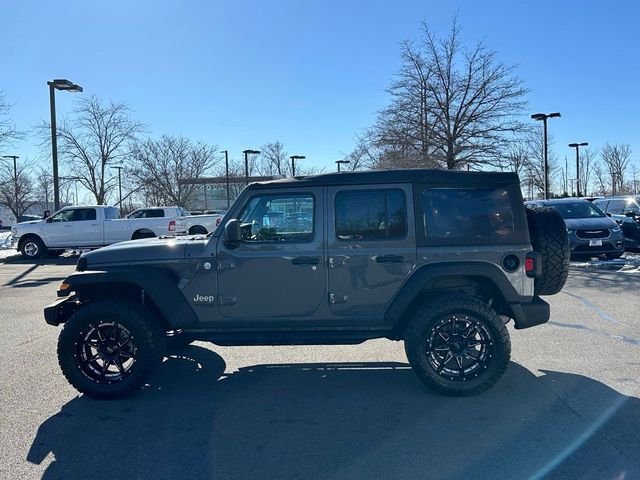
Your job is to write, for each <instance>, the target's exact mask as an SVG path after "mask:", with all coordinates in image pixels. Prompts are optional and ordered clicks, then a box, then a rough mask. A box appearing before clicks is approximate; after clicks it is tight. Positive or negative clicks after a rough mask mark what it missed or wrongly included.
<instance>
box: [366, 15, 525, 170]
mask: <svg viewBox="0 0 640 480" xmlns="http://www.w3.org/2000/svg"><path fill="white" fill-rule="evenodd" d="M401 55H402V62H403V63H402V67H401V69H400V72H399V73H398V79H397V80H396V81H394V82H393V83H392V85H391V87H390V88H389V93H390V94H391V97H392V98H391V103H390V105H389V106H388V107H387V108H385V109H384V110H382V111H381V112H380V113H379V115H378V121H377V123H376V125H375V126H374V131H375V137H376V141H377V144H378V146H381V145H386V146H387V147H391V148H392V149H393V151H394V153H395V154H396V156H401V155H402V156H404V157H405V161H406V162H408V163H413V164H419V165H420V166H428V167H432V166H439V167H443V168H447V169H460V168H462V167H464V166H466V165H474V164H475V165H483V164H494V163H495V162H499V159H500V156H501V154H502V152H504V150H505V149H506V147H507V145H508V141H509V140H510V137H511V136H512V135H513V134H514V133H520V132H522V131H523V129H524V126H523V124H522V122H521V121H520V120H519V119H518V115H520V114H521V113H522V111H523V109H524V108H525V106H526V102H525V100H524V96H525V94H526V92H527V90H526V89H525V88H524V86H523V82H522V81H521V80H520V79H519V78H518V77H517V76H516V75H515V69H514V67H512V66H508V65H505V64H504V63H502V62H500V61H498V60H497V59H496V53H495V52H494V51H492V50H490V49H488V48H487V47H486V45H485V44H484V43H483V42H482V41H481V42H478V43H477V44H476V45H475V46H474V47H472V48H466V47H465V46H464V45H463V44H462V40H461V36H460V27H459V26H458V24H457V21H456V20H455V19H454V20H453V22H452V25H451V30H450V32H449V34H448V36H447V37H445V38H438V37H436V36H435V34H434V33H433V32H432V31H431V30H430V29H429V27H428V26H427V25H426V24H423V31H422V38H421V39H420V41H419V42H418V43H411V42H406V43H404V44H403V46H402V52H401Z"/></svg>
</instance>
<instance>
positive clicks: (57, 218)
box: [49, 210, 73, 223]
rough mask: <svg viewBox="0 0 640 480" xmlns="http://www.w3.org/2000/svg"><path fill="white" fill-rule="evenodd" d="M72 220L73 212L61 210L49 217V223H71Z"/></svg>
mask: <svg viewBox="0 0 640 480" xmlns="http://www.w3.org/2000/svg"><path fill="white" fill-rule="evenodd" d="M72 220H73V210H62V211H61V212H58V213H56V214H55V215H53V216H52V217H50V220H49V221H50V222H52V223H57V222H71V221H72Z"/></svg>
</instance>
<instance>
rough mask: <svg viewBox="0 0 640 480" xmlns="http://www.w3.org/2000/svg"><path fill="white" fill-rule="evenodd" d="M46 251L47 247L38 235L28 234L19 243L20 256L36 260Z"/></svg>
mask: <svg viewBox="0 0 640 480" xmlns="http://www.w3.org/2000/svg"><path fill="white" fill-rule="evenodd" d="M46 253H47V247H46V246H45V244H44V242H43V241H42V240H41V239H40V237H36V236H30V237H28V238H27V239H26V240H24V241H23V242H22V243H21V244H20V254H21V255H22V258H26V259H29V260H37V259H38V258H42V257H44V256H45V255H46Z"/></svg>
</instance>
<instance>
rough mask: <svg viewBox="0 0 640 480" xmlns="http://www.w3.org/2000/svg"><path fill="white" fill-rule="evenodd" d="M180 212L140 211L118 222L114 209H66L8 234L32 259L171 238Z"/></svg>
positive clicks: (170, 209) (174, 209)
mask: <svg viewBox="0 0 640 480" xmlns="http://www.w3.org/2000/svg"><path fill="white" fill-rule="evenodd" d="M183 213H184V212H183V211H182V209H181V208H179V207H154V208H142V209H138V210H136V211H134V212H132V213H131V214H129V216H128V217H127V218H123V219H121V218H120V212H119V211H118V209H117V208H116V207H109V206H105V205H94V206H79V207H65V208H63V209H61V210H58V211H57V212H55V213H54V214H53V215H51V216H50V217H49V218H47V219H43V220H36V221H31V222H23V223H18V224H16V225H14V226H13V227H12V228H11V233H12V234H13V241H14V242H17V248H18V250H19V251H20V253H21V254H22V256H23V257H26V258H30V259H35V258H40V257H42V256H44V255H45V254H47V253H50V254H52V255H56V254H60V253H62V252H64V251H65V250H67V249H85V248H99V247H102V246H104V245H110V244H112V243H117V242H122V241H125V240H137V239H139V238H148V237H158V236H161V235H173V234H174V231H175V228H176V219H177V218H178V216H182V215H183ZM159 215H162V216H159ZM164 215H169V216H164Z"/></svg>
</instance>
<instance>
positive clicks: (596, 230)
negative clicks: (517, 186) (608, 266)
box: [527, 198, 624, 259]
mask: <svg viewBox="0 0 640 480" xmlns="http://www.w3.org/2000/svg"><path fill="white" fill-rule="evenodd" d="M527 205H529V206H537V207H552V208H553V209H554V210H556V211H557V212H558V213H559V214H560V215H561V216H562V218H563V219H564V222H565V224H566V225H567V232H568V235H569V243H570V245H571V254H572V255H573V256H582V255H584V256H587V255H589V256H604V257H605V258H607V259H613V258H619V257H620V256H621V255H622V254H623V253H624V236H623V234H622V229H621V228H620V225H618V224H617V223H616V222H614V221H613V220H611V219H610V218H609V217H608V216H606V215H605V214H604V212H603V211H602V210H600V209H599V208H598V207H597V206H596V205H595V204H593V203H591V202H589V201H587V200H582V199H579V198H563V199H558V200H535V201H531V202H527Z"/></svg>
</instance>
